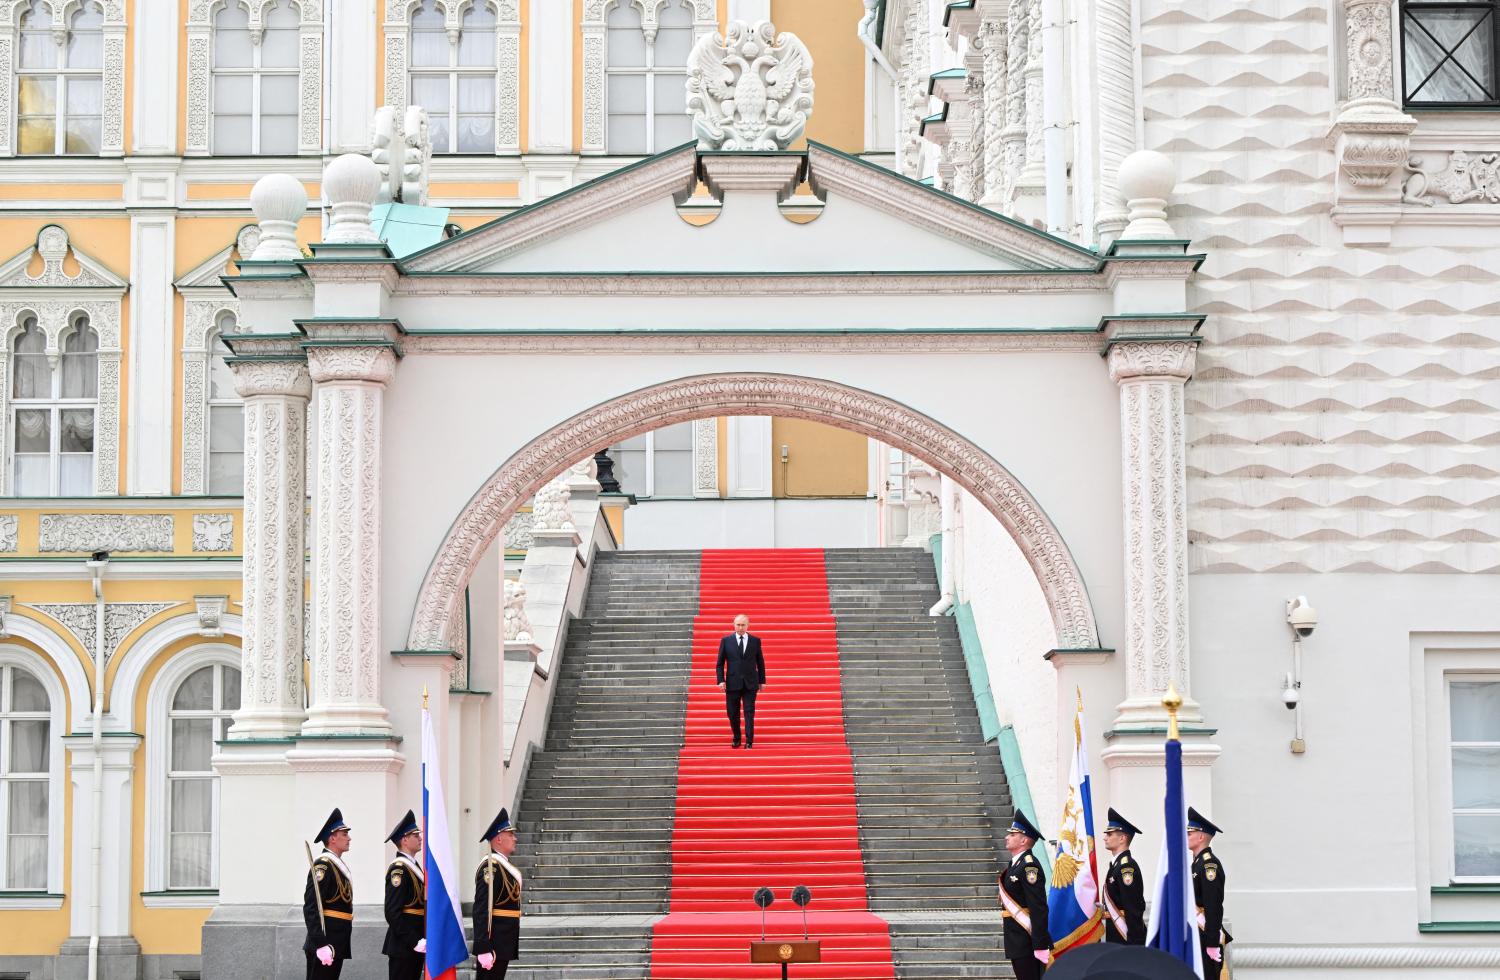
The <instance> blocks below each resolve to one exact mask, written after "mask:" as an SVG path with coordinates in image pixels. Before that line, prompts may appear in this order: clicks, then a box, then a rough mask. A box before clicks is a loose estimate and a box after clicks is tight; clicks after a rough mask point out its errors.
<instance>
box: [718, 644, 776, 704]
mask: <svg viewBox="0 0 1500 980" xmlns="http://www.w3.org/2000/svg"><path fill="white" fill-rule="evenodd" d="M714 678H715V680H716V682H717V683H719V684H723V685H724V689H725V690H726V691H756V690H759V689H760V686H761V685H762V684H764V683H765V682H766V659H765V658H764V657H762V656H761V655H760V637H758V636H752V635H750V634H749V633H746V634H745V653H744V655H743V656H741V655H740V641H739V640H738V639H736V638H735V635H734V634H733V633H730V634H729V635H728V636H726V637H724V638H723V639H721V640H720V641H719V661H718V663H716V664H714Z"/></svg>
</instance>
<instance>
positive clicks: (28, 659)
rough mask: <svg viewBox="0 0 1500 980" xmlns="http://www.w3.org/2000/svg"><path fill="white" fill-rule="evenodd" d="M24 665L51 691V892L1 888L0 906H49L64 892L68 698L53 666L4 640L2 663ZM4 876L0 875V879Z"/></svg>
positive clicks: (0, 651) (57, 903) (54, 905)
mask: <svg viewBox="0 0 1500 980" xmlns="http://www.w3.org/2000/svg"><path fill="white" fill-rule="evenodd" d="M6 666H10V667H20V668H21V669H22V670H25V671H26V672H27V673H29V674H31V675H32V676H33V677H35V678H36V679H37V680H38V681H39V682H40V683H41V685H42V687H43V688H44V689H45V690H46V692H47V708H48V714H49V716H50V718H49V720H50V725H51V727H50V728H49V729H48V731H47V737H48V740H49V741H50V742H51V743H52V744H51V747H50V749H49V751H48V753H47V839H48V842H49V846H48V848H47V894H46V895H37V894H35V893H19V892H15V891H8V890H6V889H4V888H0V908H4V909H17V908H31V909H48V908H58V907H60V905H61V902H62V899H61V896H62V894H63V850H64V848H63V846H62V844H63V818H64V816H65V814H64V810H65V809H66V807H65V798H64V796H63V789H64V772H63V769H64V766H63V761H62V760H63V756H64V755H65V754H66V753H65V752H64V750H63V742H62V736H63V733H64V732H66V731H67V729H66V727H65V725H66V718H65V717H64V710H65V706H66V704H67V698H66V696H65V694H64V692H63V686H62V684H61V683H60V682H59V681H58V678H57V675H56V674H55V673H53V671H52V666H51V665H50V664H49V663H47V661H46V660H45V659H43V658H42V657H39V656H37V655H36V654H35V653H33V652H32V651H30V650H28V649H26V648H25V647H22V646H16V645H14V644H0V667H6ZM3 881H4V878H3V877H0V882H3Z"/></svg>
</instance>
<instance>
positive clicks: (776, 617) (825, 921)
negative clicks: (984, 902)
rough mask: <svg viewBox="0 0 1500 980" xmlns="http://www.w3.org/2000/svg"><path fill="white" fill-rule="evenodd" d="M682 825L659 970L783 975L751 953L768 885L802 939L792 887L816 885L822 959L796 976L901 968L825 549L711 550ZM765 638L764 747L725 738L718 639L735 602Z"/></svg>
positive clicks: (758, 727)
mask: <svg viewBox="0 0 1500 980" xmlns="http://www.w3.org/2000/svg"><path fill="white" fill-rule="evenodd" d="M700 582H701V584H700V587H699V588H700V598H699V606H698V618H697V620H696V622H695V626H694V632H693V667H692V675H691V677H690V678H689V680H688V702H687V718H686V722H685V730H684V735H683V747H682V757H681V761H680V763H679V773H678V777H677V818H676V823H675V825H674V827H673V831H672V900H671V906H670V910H669V914H668V915H667V916H666V918H664V919H662V920H661V921H660V922H659V923H657V925H656V928H655V931H654V933H653V937H652V943H651V976H652V977H653V978H657V980H730V978H739V977H766V978H772V977H780V976H781V968H780V967H779V966H775V965H770V964H767V965H762V966H751V965H750V963H749V949H750V941H751V940H752V939H759V938H760V935H761V933H760V928H761V926H760V910H759V909H757V908H756V906H755V903H754V902H753V901H752V900H751V895H752V894H753V893H754V892H755V890H756V889H757V888H759V887H760V886H761V885H766V886H768V887H769V888H770V889H771V890H772V891H773V892H774V893H775V895H776V903H775V904H774V905H772V906H771V909H770V913H769V914H768V915H767V925H766V938H768V939H789V938H796V939H800V938H802V914H801V912H800V911H799V910H798V909H797V907H796V906H795V905H793V904H792V903H791V893H792V889H793V888H794V887H796V886H797V885H806V886H807V887H808V888H809V889H811V891H812V894H813V901H812V904H811V905H810V906H808V915H807V929H808V934H809V938H812V939H818V940H821V941H822V943H823V962H822V963H816V964H802V965H797V966H793V967H792V969H791V976H792V977H794V978H807V980H822V978H829V980H833V978H839V980H885V978H892V977H894V972H893V968H892V966H891V941H890V935H889V932H888V930H887V928H886V924H885V922H884V921H882V920H881V919H878V918H876V917H875V916H873V915H871V914H870V913H869V912H868V911H867V909H868V907H869V906H868V901H867V896H866V892H865V874H864V863H863V861H862V859H861V857H860V851H859V818H858V814H857V812H856V810H855V799H854V766H853V763H852V761H851V760H850V757H849V746H848V745H847V744H846V743H845V741H844V724H843V694H842V688H841V686H840V683H839V656H838V638H837V634H836V631H835V628H834V620H833V614H832V612H831V611H830V609H829V605H828V578H827V572H826V570H825V569H824V565H823V552H821V551H816V550H796V551H794V550H788V549H777V550H743V551H705V552H704V553H703V564H702V568H701V571H700ZM739 613H744V614H746V615H747V616H749V617H750V632H751V633H753V634H755V635H756V636H759V637H760V638H761V641H762V644H763V646H764V653H765V660H766V681H767V685H766V687H765V688H764V689H762V690H761V692H760V696H759V698H758V700H757V701H756V714H755V748H754V749H749V750H746V749H743V748H741V749H738V750H736V749H731V748H730V746H729V743H730V738H731V736H730V733H729V721H728V718H727V717H726V716H725V713H724V693H723V692H722V691H721V690H720V689H719V688H718V687H717V686H716V684H715V683H714V662H715V660H716V659H717V657H718V650H719V638H720V637H721V636H723V635H725V634H726V633H729V632H732V630H733V623H734V617H735V616H736V615H737V614H739Z"/></svg>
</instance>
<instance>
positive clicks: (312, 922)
mask: <svg viewBox="0 0 1500 980" xmlns="http://www.w3.org/2000/svg"><path fill="white" fill-rule="evenodd" d="M313 842H314V843H317V844H322V845H323V853H322V854H319V855H318V857H317V859H316V860H310V861H309V865H310V866H309V867H308V869H307V888H306V889H304V890H303V892H302V918H303V920H305V921H306V923H307V940H306V941H305V942H304V943H303V944H302V950H303V952H305V953H306V954H307V980H314V978H317V980H335V978H337V977H338V975H339V974H340V973H341V972H343V969H344V961H345V960H347V959H352V956H351V954H350V952H349V937H350V935H351V934H352V933H353V932H354V879H353V878H352V876H351V875H350V874H349V867H348V866H347V865H346V864H344V853H345V852H346V851H348V850H349V825H348V824H346V823H344V815H343V814H342V813H340V812H339V810H338V808H337V807H335V808H334V811H333V812H332V813H331V814H329V815H328V821H327V822H326V823H324V824H323V829H322V830H320V831H318V836H317V837H315V838H314V839H313ZM308 857H309V858H311V857H312V852H311V851H308Z"/></svg>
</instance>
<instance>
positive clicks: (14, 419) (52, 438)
mask: <svg viewBox="0 0 1500 980" xmlns="http://www.w3.org/2000/svg"><path fill="white" fill-rule="evenodd" d="M29 319H34V320H36V321H37V327H36V329H38V330H42V332H43V336H45V334H46V331H45V330H44V329H43V327H42V325H41V318H40V317H36V316H33V317H31V318H29ZM24 324H25V320H22V322H21V329H17V330H16V331H15V333H14V334H13V335H12V336H11V338H10V341H9V344H8V345H7V350H6V353H7V355H9V357H10V358H11V359H12V360H11V362H10V363H8V364H7V370H8V371H11V372H14V370H15V364H14V361H13V359H14V357H15V354H16V351H15V345H16V343H17V342H18V341H19V340H20V337H21V334H22V333H24V332H25V331H24ZM80 329H83V330H92V331H93V333H94V351H93V354H94V397H93V398H65V397H63V395H62V390H61V389H62V379H63V371H62V358H63V357H66V356H67V355H66V353H63V354H60V355H59V356H58V358H57V363H56V364H55V365H54V366H53V368H52V394H51V395H50V396H49V397H47V398H20V397H17V396H16V395H15V394H14V390H13V386H12V394H11V397H10V404H9V405H8V406H7V414H8V418H7V419H6V425H7V428H8V429H9V441H8V444H7V446H6V468H7V470H8V480H7V483H8V485H9V486H10V487H12V488H14V487H16V485H17V482H18V480H17V476H18V474H17V472H16V463H17V460H16V457H17V455H19V452H18V449H17V444H18V440H19V439H20V437H21V427H20V424H19V422H18V416H19V414H20V413H21V412H31V411H46V412H47V413H48V425H49V429H48V433H49V435H48V443H49V445H48V448H47V461H48V465H47V493H45V494H32V495H30V496H47V497H59V496H86V495H90V494H92V493H93V488H94V486H95V485H96V484H97V477H96V476H95V474H96V473H97V472H98V452H99V436H98V433H99V390H100V389H99V363H100V362H99V350H100V347H101V346H102V345H101V343H100V336H99V331H98V330H97V329H95V328H94V326H93V323H92V320H91V319H90V317H89V315H88V313H86V312H84V311H82V310H77V311H74V312H73V313H72V314H70V315H69V319H68V327H67V329H66V330H64V331H63V333H62V335H61V338H60V340H61V343H62V344H63V345H66V343H67V342H68V341H69V340H71V339H72V338H73V337H74V335H76V334H77V333H78V331H79V330H80ZM6 382H7V384H11V383H12V382H13V375H12V377H8V378H7V379H6ZM81 409H89V410H90V411H92V412H93V413H94V437H93V438H94V441H93V448H91V449H90V450H89V458H90V460H91V462H90V464H89V474H90V477H89V486H88V488H87V490H86V492H85V493H84V494H72V493H70V494H64V493H63V492H62V457H63V453H62V425H61V420H62V413H63V412H66V411H78V410H81ZM28 455H29V454H28ZM78 455H82V454H81V453H80V454H78Z"/></svg>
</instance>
